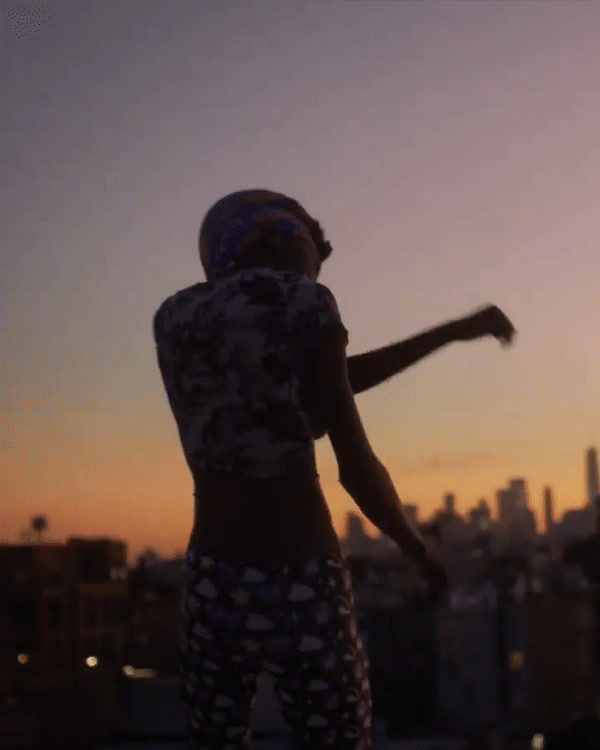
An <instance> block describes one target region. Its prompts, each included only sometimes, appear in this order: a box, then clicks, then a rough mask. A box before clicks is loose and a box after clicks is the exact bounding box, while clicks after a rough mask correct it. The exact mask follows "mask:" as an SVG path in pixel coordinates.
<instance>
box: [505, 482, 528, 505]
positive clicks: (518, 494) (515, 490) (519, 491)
mask: <svg viewBox="0 0 600 750" xmlns="http://www.w3.org/2000/svg"><path fill="white" fill-rule="evenodd" d="M509 489H510V491H511V493H512V496H513V498H514V503H515V510H524V509H525V508H526V507H527V485H526V482H525V480H524V479H511V480H510V483H509Z"/></svg>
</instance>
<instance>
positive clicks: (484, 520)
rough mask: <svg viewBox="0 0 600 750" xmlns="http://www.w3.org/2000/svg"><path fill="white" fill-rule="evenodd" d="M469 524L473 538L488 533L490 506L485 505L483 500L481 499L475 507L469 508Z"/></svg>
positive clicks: (489, 527)
mask: <svg viewBox="0 0 600 750" xmlns="http://www.w3.org/2000/svg"><path fill="white" fill-rule="evenodd" d="M469 524H470V526H471V530H472V532H473V534H474V535H475V536H478V535H479V534H482V533H487V532H489V531H490V529H491V525H492V517H491V513H490V506H489V505H488V504H487V502H486V500H485V498H481V500H480V501H479V504H478V505H477V507H476V508H471V510H470V511H469Z"/></svg>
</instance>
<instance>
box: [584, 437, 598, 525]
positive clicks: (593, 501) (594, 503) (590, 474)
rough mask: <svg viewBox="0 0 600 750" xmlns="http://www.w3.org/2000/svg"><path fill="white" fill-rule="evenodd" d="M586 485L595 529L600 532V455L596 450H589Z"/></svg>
mask: <svg viewBox="0 0 600 750" xmlns="http://www.w3.org/2000/svg"><path fill="white" fill-rule="evenodd" d="M586 484H587V492H588V507H589V509H590V512H591V514H592V523H593V527H594V529H595V530H596V531H599V532H600V482H599V481H598V454H597V452H596V449H595V448H589V449H588V452H587V456H586Z"/></svg>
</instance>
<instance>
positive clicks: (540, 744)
mask: <svg viewBox="0 0 600 750" xmlns="http://www.w3.org/2000/svg"><path fill="white" fill-rule="evenodd" d="M544 744H545V743H544V735H543V734H534V735H533V737H532V738H531V750H543V749H544Z"/></svg>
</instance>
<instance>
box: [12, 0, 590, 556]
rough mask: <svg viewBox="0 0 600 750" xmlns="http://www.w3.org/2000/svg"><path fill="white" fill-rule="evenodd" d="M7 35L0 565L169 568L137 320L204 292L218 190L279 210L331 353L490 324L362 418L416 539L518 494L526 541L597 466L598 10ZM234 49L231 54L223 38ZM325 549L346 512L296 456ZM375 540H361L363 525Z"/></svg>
mask: <svg viewBox="0 0 600 750" xmlns="http://www.w3.org/2000/svg"><path fill="white" fill-rule="evenodd" d="M44 8H46V10H44V12H43V13H42V12H41V11H40V12H39V19H38V20H37V21H36V22H35V23H34V21H33V20H31V21H28V22H20V25H19V26H17V25H16V24H15V22H14V21H13V20H11V17H9V15H8V12H7V11H6V10H5V11H4V16H3V42H2V46H1V47H0V85H1V86H2V91H3V99H4V103H5V108H4V111H5V117H4V128H3V135H4V137H3V139H2V145H1V146H0V149H1V151H0V162H1V164H2V167H1V169H2V176H3V183H4V184H5V185H9V186H10V188H11V189H10V190H9V191H8V192H7V193H6V194H5V195H4V197H3V200H2V203H1V204H0V212H1V215H0V238H1V240H0V241H1V244H2V248H3V273H2V277H1V278H0V313H1V316H2V321H3V324H2V333H1V337H2V338H1V341H2V372H1V386H2V398H1V400H0V419H1V422H2V453H3V458H2V465H3V467H8V470H4V471H2V472H1V475H0V526H1V527H2V529H3V532H2V539H1V541H3V542H6V541H18V540H19V535H20V533H21V531H22V529H24V528H25V527H27V526H28V524H29V521H30V518H31V516H32V515H34V514H37V513H44V514H46V515H47V516H48V519H49V523H50V526H49V530H48V532H49V538H51V539H64V538H65V537H67V536H69V535H110V536H113V537H117V538H121V539H123V540H125V541H127V543H128V544H129V545H130V548H131V549H132V550H133V552H134V553H136V552H139V550H140V549H142V548H144V547H146V546H152V547H154V548H155V549H157V550H158V551H159V552H160V553H162V554H164V555H165V556H166V555H171V554H173V553H174V552H175V551H176V550H181V549H184V548H185V546H186V544H187V540H188V536H189V533H190V530H191V524H192V517H193V498H192V491H193V487H192V480H191V476H190V473H189V470H188V468H187V465H186V464H185V461H184V458H183V454H182V451H181V447H180V444H179V438H178V435H177V430H176V427H175V423H174V421H173V418H172V415H171V413H170V410H169V406H168V402H167V399H166V395H165V393H164V390H163V386H162V383H161V380H160V374H159V371H158V366H157V362H156V354H155V347H154V342H153V338H152V316H153V313H154V311H155V310H156V308H157V307H158V305H159V304H160V303H161V302H162V300H163V299H165V297H167V296H169V295H170V294H172V293H173V292H175V291H176V290H178V289H181V288H183V287H185V286H189V285H190V284H193V283H195V282H196V281H201V280H204V273H203V271H202V268H201V265H200V261H199V257H198V251H197V233H198V228H199V225H200V222H201V220H202V218H203V215H204V213H205V212H206V210H207V209H208V208H209V207H210V205H211V204H212V203H213V202H214V201H215V200H216V199H218V198H219V197H221V196H222V195H224V194H225V193H227V192H230V191H233V190H237V189H241V188H246V187H268V188H272V189H275V190H281V191H282V192H285V193H287V194H289V195H292V196H294V197H295V198H297V199H298V200H299V201H300V202H301V203H303V204H304V205H305V206H306V207H307V209H308V210H309V211H311V212H312V213H313V214H314V216H315V217H316V218H317V219H318V220H319V221H320V222H321V224H322V225H323V227H324V229H325V233H326V236H327V238H328V239H329V240H330V241H331V243H332V245H333V248H334V251H333V253H332V255H331V257H330V258H329V259H328V260H327V261H326V263H325V264H324V266H323V269H322V273H321V275H320V277H319V281H321V282H322V283H323V284H325V285H326V286H328V287H329V288H330V289H331V290H332V292H333V293H334V295H335V297H336V299H337V301H338V305H339V308H340V313H341V316H342V319H343V321H344V324H345V325H346V327H347V328H348V330H349V346H348V354H350V355H351V354H358V353H361V352H363V351H366V350H368V349H372V348H376V347H380V346H383V345H385V344H388V343H391V342H393V341H398V340H400V339H403V338H407V337H409V336H411V335H413V334H415V333H418V332H420V331H422V330H424V329H426V328H429V327H432V326H434V325H436V324H438V323H440V322H442V321H446V320H448V319H450V318H456V317H459V316H462V315H465V314H467V313H470V312H472V311H474V310H475V309H476V308H478V307H480V306H482V305H485V304H496V305H498V307H500V308H501V309H502V310H503V311H504V312H505V314H506V315H508V317H509V318H510V319H511V321H512V322H513V323H514V325H515V327H516V329H517V332H518V335H517V337H516V339H515V342H514V344H513V345H512V346H511V347H510V348H508V349H502V348H501V347H500V346H499V345H498V343H497V342H496V341H495V340H493V339H492V338H491V337H488V338H486V339H484V340H481V341H477V342H470V343H455V344H451V345H449V346H448V347H446V348H444V349H442V350H440V351H439V352H437V353H436V354H434V355H433V356H432V357H430V358H428V359H426V360H425V361H423V362H421V363H419V364H417V365H415V366H413V367H411V368H410V369H408V370H407V371H406V372H404V373H402V374H400V375H399V376H396V377H395V378H393V379H391V380H390V381H388V382H387V383H385V384H383V385H382V386H380V387H378V388H376V389H374V390H372V391H370V392H367V393H364V394H361V395H359V396H357V399H356V400H357V404H358V407H359V410H360V413H361V416H362V418H363V422H364V424H365V427H366V430H367V433H368V435H369V438H370V440H371V443H372V446H373V448H374V450H375V453H376V454H377V455H378V457H379V458H380V459H381V461H382V462H383V463H384V464H385V465H386V467H387V468H388V470H389V471H390V474H391V476H392V478H393V480H394V483H395V486H396V488H397V490H398V493H399V495H400V497H401V499H402V500H403V501H404V502H407V503H416V504H418V506H419V514H420V517H421V518H426V517H427V516H429V515H431V514H432V513H433V512H434V511H435V510H436V509H438V508H440V507H441V506H442V498H443V496H444V494H445V493H448V492H451V493H454V494H455V495H456V510H457V512H459V513H461V514H464V513H466V512H467V510H468V509H469V508H471V507H473V506H474V505H476V504H477V502H478V501H479V499H480V498H486V499H487V501H488V503H489V504H490V506H491V508H492V512H493V513H494V514H496V512H497V508H496V500H495V498H496V491H497V490H498V489H500V488H502V487H504V486H505V485H506V484H507V482H508V480H509V479H510V478H512V477H523V478H525V479H526V481H527V487H528V491H529V497H530V507H531V508H532V509H533V510H534V511H535V513H536V516H537V520H538V528H543V526H544V523H543V489H544V487H545V486H547V485H548V486H550V487H551V488H552V493H553V498H554V510H555V516H556V517H557V518H558V517H560V515H561V514H562V513H563V512H564V511H565V510H567V509H569V508H572V507H581V506H583V505H584V504H585V502H586V501H587V496H586V484H585V451H586V450H587V449H588V448H589V447H590V446H594V445H595V446H598V445H599V443H600V433H599V432H598V414H599V413H600V378H599V377H598V372H599V371H600V346H599V342H598V331H599V330H600V305H599V304H598V292H597V289H598V279H599V278H600V260H599V257H598V252H597V240H598V229H599V227H598V211H597V205H596V203H597V190H596V189H595V184H596V181H597V174H598V173H599V171H600V149H599V147H598V140H597V134H598V132H599V130H600V100H599V98H598V96H597V71H598V69H599V67H600V48H599V47H598V43H597V29H598V24H599V23H600V5H599V4H598V3H596V2H590V3H583V2H576V1H573V2H569V3H546V2H536V3H496V2H483V3H473V2H455V3H446V2H441V3H440V2H421V1H419V2H397V3H382V2H373V3H351V2H331V3H325V4H298V5H296V4H284V3H277V2H265V3H256V4H251V3H236V4H216V3H215V4H213V3H197V2H192V1H191V0H189V1H188V0H178V3H177V13H173V10H172V7H171V5H170V4H169V3H159V2H147V3H144V4H137V3H131V4H129V3H122V2H116V0H102V2H89V3H85V4H80V3H76V2H73V1H70V2H63V3H57V4H56V5H54V4H51V3H49V4H48V6H44ZM224 39H226V40H227V43H226V44H224V43H223V40H224ZM317 460H318V464H319V473H320V476H321V480H322V485H323V488H324V491H325V494H326V496H327V499H328V501H329V505H330V509H331V513H332V517H333V520H334V524H335V526H336V529H337V531H338V533H340V534H342V533H343V531H344V528H343V524H344V520H345V514H346V512H347V511H348V510H350V509H353V508H355V506H354V504H353V502H352V500H351V499H350V497H349V496H348V495H347V494H346V493H345V492H344V490H343V489H342V488H341V486H340V485H339V483H338V479H337V467H336V463H335V457H334V454H333V451H332V449H331V446H330V444H329V442H328V440H327V438H325V439H323V440H321V441H319V442H318V444H317ZM365 526H366V529H367V530H368V531H369V532H370V533H374V527H372V526H371V525H370V524H369V523H366V524H365Z"/></svg>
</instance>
